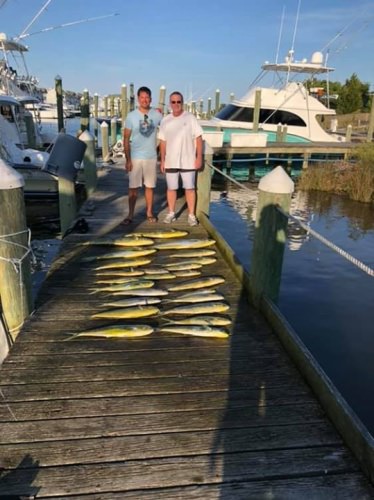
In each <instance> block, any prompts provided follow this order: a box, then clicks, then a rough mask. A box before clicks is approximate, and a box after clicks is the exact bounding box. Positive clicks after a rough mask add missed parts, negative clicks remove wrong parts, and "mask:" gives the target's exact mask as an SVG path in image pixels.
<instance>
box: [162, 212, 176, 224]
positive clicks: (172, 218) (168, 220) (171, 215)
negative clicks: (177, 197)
mask: <svg viewBox="0 0 374 500" xmlns="http://www.w3.org/2000/svg"><path fill="white" fill-rule="evenodd" d="M175 220H177V218H176V217H175V212H169V213H168V214H167V215H166V217H165V219H164V224H171V223H172V222H174V221H175Z"/></svg>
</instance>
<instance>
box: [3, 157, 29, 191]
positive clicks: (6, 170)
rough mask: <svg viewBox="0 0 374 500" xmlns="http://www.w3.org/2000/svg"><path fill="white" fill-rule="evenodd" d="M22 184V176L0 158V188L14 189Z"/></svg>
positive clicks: (22, 185) (23, 180)
mask: <svg viewBox="0 0 374 500" xmlns="http://www.w3.org/2000/svg"><path fill="white" fill-rule="evenodd" d="M24 185H25V179H24V178H23V176H22V175H21V174H20V173H19V172H17V170H15V169H14V168H13V167H11V166H10V165H8V163H6V162H5V161H4V160H2V159H1V158H0V190H6V189H16V188H20V187H24Z"/></svg>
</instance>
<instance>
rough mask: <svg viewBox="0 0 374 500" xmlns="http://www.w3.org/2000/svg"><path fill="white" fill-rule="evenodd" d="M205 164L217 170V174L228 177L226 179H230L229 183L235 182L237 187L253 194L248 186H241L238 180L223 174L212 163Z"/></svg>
mask: <svg viewBox="0 0 374 500" xmlns="http://www.w3.org/2000/svg"><path fill="white" fill-rule="evenodd" d="M205 164H206V165H208V167H210V168H212V169H213V170H215V171H216V172H219V173H220V174H221V175H223V177H226V179H228V180H229V181H231V182H233V183H234V184H236V185H237V186H239V187H241V188H242V189H244V190H245V191H248V192H252V191H251V189H249V188H247V186H243V184H240V182H238V181H237V180H236V179H234V178H233V177H231V176H230V175H228V174H225V173H224V172H222V170H220V169H219V168H217V167H215V166H214V165H212V164H211V163H208V162H206V163H205Z"/></svg>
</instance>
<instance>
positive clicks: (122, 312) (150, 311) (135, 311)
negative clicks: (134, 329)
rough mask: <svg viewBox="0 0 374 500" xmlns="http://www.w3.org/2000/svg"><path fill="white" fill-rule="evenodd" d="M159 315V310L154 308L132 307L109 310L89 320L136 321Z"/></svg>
mask: <svg viewBox="0 0 374 500" xmlns="http://www.w3.org/2000/svg"><path fill="white" fill-rule="evenodd" d="M157 314H160V309H159V308H158V307H156V306H134V307H121V308H117V309H109V310H107V311H102V312H99V313H96V314H93V315H92V316H91V319H137V318H147V317H149V316H156V315H157Z"/></svg>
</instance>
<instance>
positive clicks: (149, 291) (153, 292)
mask: <svg viewBox="0 0 374 500" xmlns="http://www.w3.org/2000/svg"><path fill="white" fill-rule="evenodd" d="M168 293H169V292H168V291H167V290H163V289H161V288H139V289H138V290H121V291H120V292H113V293H112V295H113V296H121V295H126V296H128V295H132V296H133V297H161V296H162V295H167V294H168Z"/></svg>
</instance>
